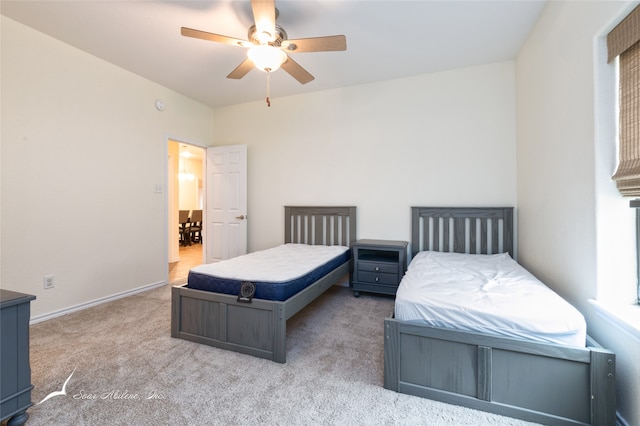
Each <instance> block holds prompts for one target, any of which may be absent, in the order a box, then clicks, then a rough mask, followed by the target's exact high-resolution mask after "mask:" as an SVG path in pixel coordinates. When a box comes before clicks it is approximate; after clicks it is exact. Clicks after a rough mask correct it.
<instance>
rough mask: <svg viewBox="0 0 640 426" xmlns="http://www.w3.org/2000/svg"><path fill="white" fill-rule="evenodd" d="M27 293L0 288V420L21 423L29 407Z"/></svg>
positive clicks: (26, 417)
mask: <svg viewBox="0 0 640 426" xmlns="http://www.w3.org/2000/svg"><path fill="white" fill-rule="evenodd" d="M35 298H36V297H35V296H32V295H30V294H23V293H17V292H15V291H9V290H2V289H0V382H1V383H0V422H4V421H5V420H7V419H8V420H9V421H8V423H7V426H14V425H22V424H24V423H25V422H26V421H27V419H28V418H29V414H27V408H29V407H31V405H32V404H31V389H33V385H32V384H31V366H30V365H29V318H30V316H31V301H32V300H34V299H35Z"/></svg>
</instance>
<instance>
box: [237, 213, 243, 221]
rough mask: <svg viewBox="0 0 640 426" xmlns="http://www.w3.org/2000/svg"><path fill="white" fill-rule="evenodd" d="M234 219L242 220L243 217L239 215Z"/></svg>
mask: <svg viewBox="0 0 640 426" xmlns="http://www.w3.org/2000/svg"><path fill="white" fill-rule="evenodd" d="M236 219H240V220H244V215H243V214H241V215H240V216H236Z"/></svg>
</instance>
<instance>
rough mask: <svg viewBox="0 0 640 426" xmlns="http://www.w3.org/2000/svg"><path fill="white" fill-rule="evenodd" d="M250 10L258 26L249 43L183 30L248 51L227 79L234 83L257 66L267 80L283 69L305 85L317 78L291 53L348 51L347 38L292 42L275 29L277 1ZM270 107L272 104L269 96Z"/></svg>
mask: <svg viewBox="0 0 640 426" xmlns="http://www.w3.org/2000/svg"><path fill="white" fill-rule="evenodd" d="M251 9H252V11H253V19H254V21H255V25H252V26H251V28H249V33H248V40H241V39H237V38H233V37H228V36H224V35H219V34H213V33H208V32H205V31H200V30H194V29H192V28H186V27H182V29H181V34H182V35H183V36H186V37H193V38H199V39H202V40H209V41H215V42H218V43H225V44H230V45H233V46H239V47H246V48H248V51H247V59H245V60H244V61H243V62H242V63H241V64H240V65H238V66H237V67H236V69H234V70H233V71H231V73H230V74H229V75H227V78H233V79H240V78H242V77H244V76H245V75H246V74H247V73H248V72H249V71H251V69H252V68H253V67H254V66H255V67H256V68H258V69H259V70H261V71H265V72H267V78H268V75H269V73H271V72H273V71H276V70H277V69H278V68H280V67H282V69H283V70H285V71H286V72H287V73H289V74H290V75H291V76H292V77H293V78H295V79H296V80H298V81H299V82H300V83H301V84H306V83H308V82H310V81H311V80H313V79H314V77H313V76H312V75H311V74H310V73H309V72H308V71H307V70H305V69H304V68H302V67H301V66H300V65H299V64H298V63H297V62H295V61H294V60H293V59H291V57H289V55H288V53H298V52H327V51H338V50H347V39H346V37H345V36H344V35H335V36H326V37H314V38H300V39H293V40H289V39H288V38H287V33H286V32H285V30H284V29H283V28H282V27H280V26H279V25H276V18H277V17H278V10H277V9H276V7H275V0H251ZM267 103H269V98H268V96H267Z"/></svg>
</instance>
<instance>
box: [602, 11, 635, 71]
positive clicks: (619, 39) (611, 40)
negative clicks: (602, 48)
mask: <svg viewBox="0 0 640 426" xmlns="http://www.w3.org/2000/svg"><path fill="white" fill-rule="evenodd" d="M638 40H640V6H638V7H636V8H635V9H633V11H631V13H630V14H628V15H627V17H626V18H624V19H623V20H622V22H620V23H619V24H618V25H617V26H616V27H615V28H614V29H612V30H611V32H610V33H609V34H607V53H608V59H607V62H611V61H613V60H614V59H615V57H616V56H620V55H621V54H622V52H624V51H625V50H627V49H628V48H630V47H631V46H633V45H634V44H636V42H637V41H638Z"/></svg>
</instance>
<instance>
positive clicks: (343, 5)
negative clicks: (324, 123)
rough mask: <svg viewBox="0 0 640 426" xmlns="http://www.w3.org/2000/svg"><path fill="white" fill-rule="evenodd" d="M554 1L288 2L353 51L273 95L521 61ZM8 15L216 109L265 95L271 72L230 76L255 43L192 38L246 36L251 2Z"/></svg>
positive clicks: (306, 29) (31, 8)
mask: <svg viewBox="0 0 640 426" xmlns="http://www.w3.org/2000/svg"><path fill="white" fill-rule="evenodd" d="M544 5H545V1H542V0H540V1H520V0H505V1H486V0H475V1H453V0H449V1H427V0H422V1H420V0H412V1H400V0H390V1H384V0H348V1H326V0H280V1H278V0H276V6H277V8H278V10H279V12H280V16H279V18H278V20H277V23H278V25H280V26H281V27H283V28H284V29H285V31H286V32H287V34H288V37H289V38H292V39H293V38H306V37H318V36H325V35H337V34H344V35H345V36H346V38H347V50H346V51H344V52H315V53H297V54H292V57H293V58H294V59H295V61H296V62H298V63H299V64H300V65H301V66H303V67H304V68H305V69H306V70H307V71H309V72H310V73H311V74H313V75H314V76H315V80H313V81H312V82H310V83H307V84H306V85H301V84H300V83H298V82H297V81H296V80H294V79H293V78H292V77H291V76H289V75H288V74H287V73H285V72H284V71H283V70H279V71H276V72H274V73H273V74H272V76H271V98H272V100H275V99H277V98H278V97H282V96H287V95H294V94H299V93H306V92H312V91H317V90H325V89H332V88H337V87H344V86H352V85H358V84H363V83H370V82H375V81H381V80H388V79H394V78H402V77H407V76H412V75H418V74H424V73H430V72H436V71H442V70H449V69H455V68H461V67H467V66H473V65H478V64H484V63H491V62H498V61H504V60H509V59H513V58H515V55H516V54H517V52H518V50H519V49H520V47H521V46H522V44H523V42H524V41H525V39H526V37H527V35H528V33H529V31H530V30H531V28H532V26H533V25H534V23H535V21H536V20H537V18H538V16H539V15H540V13H541V11H542V8H543V7H544ZM0 8H1V9H0V11H1V13H2V14H3V15H5V16H7V17H9V18H11V19H14V20H16V21H18V22H21V23H23V24H25V25H27V26H29V27H32V28H35V29H37V30H39V31H41V32H43V33H45V34H48V35H50V36H52V37H54V38H57V39H59V40H62V41H64V42H66V43H68V44H70V45H72V46H75V47H77V48H79V49H81V50H84V51H86V52H88V53H90V54H92V55H95V56H97V57H99V58H102V59H104V60H106V61H109V62H111V63H113V64H115V65H118V66H120V67H122V68H124V69H127V70H129V71H131V72H133V73H135V74H138V75H140V76H143V77H145V78H147V79H149V80H152V81H155V82H157V83H159V84H161V85H163V86H165V87H168V88H170V89H172V90H175V91H176V92H179V93H182V94H184V95H186V96H188V97H190V98H193V99H196V100H198V101H201V102H203V103H205V104H207V105H210V106H211V107H214V108H215V107H223V106H228V105H233V104H239V103H244V102H249V101H256V100H262V99H264V98H265V95H266V74H265V73H263V72H261V71H258V70H256V69H254V70H252V71H250V72H249V74H247V75H246V76H245V77H244V78H243V79H241V80H231V79H227V78H226V76H227V74H229V73H230V72H231V71H232V70H233V69H234V68H235V67H236V66H237V65H238V64H240V62H242V61H243V60H244V59H245V58H246V56H245V55H246V50H245V49H244V48H241V47H235V46H231V45H226V44H219V43H213V42H210V41H204V40H199V39H194V38H188V37H183V36H181V35H180V27H182V26H186V27H190V28H195V29H199V30H203V31H207V32H212V33H217V34H222V35H227V36H231V37H235V38H241V39H246V38H247V30H248V28H249V27H250V26H251V25H252V24H253V16H252V12H251V4H250V2H249V1H248V0H245V1H226V0H224V1H223V0H217V1H204V0H199V1H151V0H143V1H127V0H111V1H109V0H107V1H88V0H70V1H56V0H45V1H28V0H20V1H9V0H2V1H1V2H0Z"/></svg>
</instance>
